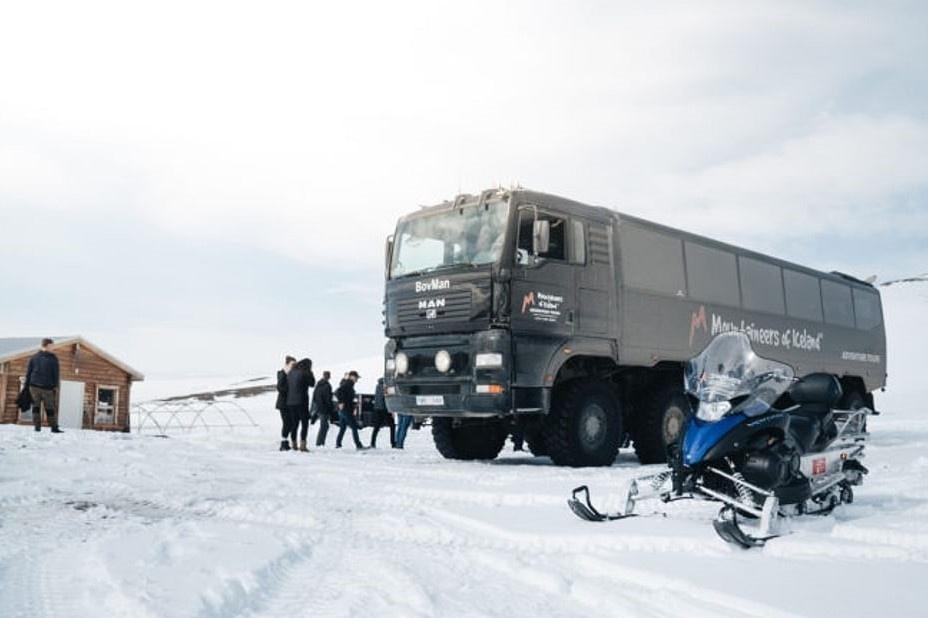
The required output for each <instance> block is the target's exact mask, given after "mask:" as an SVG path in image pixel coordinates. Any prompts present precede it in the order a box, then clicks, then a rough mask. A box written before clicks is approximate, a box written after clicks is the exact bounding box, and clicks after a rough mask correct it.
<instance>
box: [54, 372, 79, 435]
mask: <svg viewBox="0 0 928 618" xmlns="http://www.w3.org/2000/svg"><path fill="white" fill-rule="evenodd" d="M58 425H59V426H61V427H64V428H70V429H83V427H84V383H83V382H66V381H64V380H62V381H61V392H60V394H59V397H58Z"/></svg>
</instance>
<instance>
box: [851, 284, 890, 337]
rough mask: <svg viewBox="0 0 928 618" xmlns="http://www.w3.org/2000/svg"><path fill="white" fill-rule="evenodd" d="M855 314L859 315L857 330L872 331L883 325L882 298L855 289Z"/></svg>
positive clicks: (873, 293) (875, 294)
mask: <svg viewBox="0 0 928 618" xmlns="http://www.w3.org/2000/svg"><path fill="white" fill-rule="evenodd" d="M853 292H854V313H855V314H856V315H857V328H859V329H861V330H870V329H871V328H876V327H877V326H879V325H880V324H882V323H883V312H882V311H881V309H880V296H879V294H877V293H875V292H867V291H865V290H859V289H857V288H854V290H853Z"/></svg>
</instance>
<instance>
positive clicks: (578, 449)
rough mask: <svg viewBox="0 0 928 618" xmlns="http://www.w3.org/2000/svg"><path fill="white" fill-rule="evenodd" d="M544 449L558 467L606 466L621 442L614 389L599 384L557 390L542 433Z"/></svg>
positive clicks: (585, 383) (591, 382)
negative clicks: (545, 448)
mask: <svg viewBox="0 0 928 618" xmlns="http://www.w3.org/2000/svg"><path fill="white" fill-rule="evenodd" d="M543 435H544V438H545V446H546V447H547V449H548V454H549V455H550V456H551V459H552V460H553V461H554V463H556V464H557V465H559V466H574V467H581V466H610V465H612V463H613V462H614V461H615V457H616V455H617V454H618V452H619V441H620V440H621V439H622V410H621V407H620V405H619V398H618V396H617V394H616V392H615V389H614V388H613V387H612V385H611V384H609V383H608V382H603V381H600V380H574V381H571V382H568V383H567V384H565V385H563V386H561V387H559V388H558V389H557V390H556V391H555V393H554V398H553V401H552V402H551V411H550V413H549V414H548V418H547V421H546V424H545V429H544V434H543Z"/></svg>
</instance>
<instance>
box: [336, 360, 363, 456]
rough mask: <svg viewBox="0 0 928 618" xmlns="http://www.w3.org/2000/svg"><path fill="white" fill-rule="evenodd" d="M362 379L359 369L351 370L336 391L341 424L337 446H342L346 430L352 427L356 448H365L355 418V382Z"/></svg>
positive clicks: (360, 449)
mask: <svg viewBox="0 0 928 618" xmlns="http://www.w3.org/2000/svg"><path fill="white" fill-rule="evenodd" d="M360 379H361V376H359V375H358V372H357V371H349V372H348V376H347V377H346V378H345V379H344V380H342V383H341V386H339V387H338V390H337V391H336V392H335V397H336V398H337V399H338V421H339V424H340V425H341V426H340V427H339V429H338V437H337V438H336V439H335V448H341V447H342V438H343V437H344V436H345V430H346V429H348V428H349V427H350V428H351V437H352V438H353V439H354V445H355V448H357V449H358V450H359V451H363V450H364V445H362V444H361V438H359V437H358V422H357V421H356V420H355V418H354V399H355V392H354V384H355V382H357V381H358V380H360Z"/></svg>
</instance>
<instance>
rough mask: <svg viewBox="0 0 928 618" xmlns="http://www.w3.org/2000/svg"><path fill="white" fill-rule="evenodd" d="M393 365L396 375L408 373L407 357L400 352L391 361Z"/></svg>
mask: <svg viewBox="0 0 928 618" xmlns="http://www.w3.org/2000/svg"><path fill="white" fill-rule="evenodd" d="M393 364H394V366H395V367H396V374H397V375H403V374H404V373H406V372H407V371H409V357H408V356H406V355H405V354H404V353H402V352H400V353H399V354H397V355H396V358H395V359H393Z"/></svg>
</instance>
